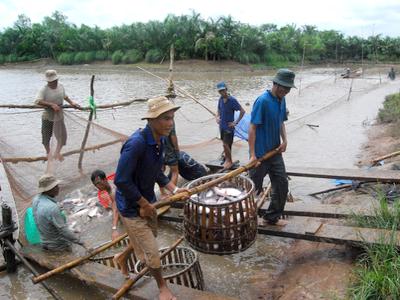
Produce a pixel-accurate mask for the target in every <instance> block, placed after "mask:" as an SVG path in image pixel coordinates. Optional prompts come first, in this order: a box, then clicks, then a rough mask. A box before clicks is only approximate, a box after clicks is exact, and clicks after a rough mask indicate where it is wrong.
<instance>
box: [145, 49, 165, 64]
mask: <svg viewBox="0 0 400 300" xmlns="http://www.w3.org/2000/svg"><path fill="white" fill-rule="evenodd" d="M161 59H162V55H161V51H160V50H158V49H151V50H149V51H147V53H146V57H145V61H146V62H148V63H159V62H160V61H161Z"/></svg>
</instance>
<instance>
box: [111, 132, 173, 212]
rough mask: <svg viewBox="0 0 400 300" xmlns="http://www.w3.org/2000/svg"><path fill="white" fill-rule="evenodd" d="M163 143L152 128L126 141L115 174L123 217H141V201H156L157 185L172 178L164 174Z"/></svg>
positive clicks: (119, 206)
mask: <svg viewBox="0 0 400 300" xmlns="http://www.w3.org/2000/svg"><path fill="white" fill-rule="evenodd" d="M163 143H164V138H162V143H161V145H160V146H159V145H158V144H157V143H156V141H155V140H154V138H153V134H152V132H151V129H150V127H149V126H148V125H147V126H146V128H144V129H143V130H140V129H139V130H137V131H136V132H135V133H134V134H132V135H131V136H130V137H129V139H128V140H127V141H126V142H125V144H124V145H123V146H122V149H121V156H120V158H119V161H118V167H117V171H116V172H115V179H114V184H115V185H116V186H117V191H116V193H115V202H116V204H117V208H118V211H119V212H120V214H121V215H122V216H123V217H127V218H129V217H137V216H139V205H138V204H137V201H138V200H139V199H140V198H141V197H142V196H143V197H144V198H146V199H147V200H148V201H149V202H150V203H154V202H155V201H156V196H155V194H154V184H155V183H156V182H157V183H158V184H159V185H160V186H165V185H166V184H168V182H169V179H168V177H167V176H165V175H164V173H163V172H162V171H161V167H162V165H163V163H164V158H163V150H164V149H163V148H164V146H163Z"/></svg>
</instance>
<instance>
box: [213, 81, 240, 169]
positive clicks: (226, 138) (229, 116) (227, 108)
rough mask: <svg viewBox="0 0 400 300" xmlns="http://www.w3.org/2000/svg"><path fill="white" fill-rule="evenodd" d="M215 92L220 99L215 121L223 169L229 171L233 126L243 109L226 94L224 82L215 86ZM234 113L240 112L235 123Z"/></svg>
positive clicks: (237, 121) (226, 89) (236, 122)
mask: <svg viewBox="0 0 400 300" xmlns="http://www.w3.org/2000/svg"><path fill="white" fill-rule="evenodd" d="M217 90H218V92H219V94H220V95H221V97H220V98H219V100H218V113H217V117H216V121H217V123H218V124H219V130H220V134H221V140H222V144H223V147H224V154H225V162H224V168H225V169H230V168H231V167H232V164H233V162H232V144H233V135H234V133H235V126H236V125H237V124H238V123H239V122H240V120H241V119H242V117H243V116H244V113H245V111H244V109H243V108H242V106H241V105H240V104H239V102H238V101H237V100H236V99H235V98H234V97H232V96H231V95H229V94H228V88H227V87H226V84H225V82H220V83H218V84H217ZM235 111H240V115H239V117H238V119H237V120H236V121H235Z"/></svg>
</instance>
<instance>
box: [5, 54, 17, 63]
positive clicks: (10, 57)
mask: <svg viewBox="0 0 400 300" xmlns="http://www.w3.org/2000/svg"><path fill="white" fill-rule="evenodd" d="M6 61H7V62H9V63H14V62H17V61H18V57H17V55H16V54H10V55H8V56H7V58H6Z"/></svg>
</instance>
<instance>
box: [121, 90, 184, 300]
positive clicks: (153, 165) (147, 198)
mask: <svg viewBox="0 0 400 300" xmlns="http://www.w3.org/2000/svg"><path fill="white" fill-rule="evenodd" d="M147 103H148V111H147V114H146V115H145V116H144V117H143V118H142V119H143V120H147V126H146V127H145V128H144V129H138V130H137V131H136V132H135V133H133V134H132V135H131V136H130V137H129V139H128V140H127V141H126V142H125V144H124V145H123V147H122V150H121V157H120V159H119V162H118V167H117V171H116V174H115V180H114V183H115V185H116V186H117V192H116V203H117V208H118V211H119V213H120V215H121V219H122V223H123V224H124V226H125V229H126V231H127V233H128V235H129V239H130V242H131V244H132V246H133V248H134V251H135V254H136V256H137V257H138V258H139V259H140V260H141V261H144V262H145V263H146V265H147V267H149V268H150V270H151V273H152V275H153V276H154V278H155V279H156V281H157V285H158V288H159V289H160V295H159V298H160V299H162V300H170V299H175V297H174V296H173V295H172V293H171V291H170V290H169V288H168V287H167V284H166V282H165V280H164V279H163V277H162V274H161V262H160V254H159V251H158V245H157V241H156V238H155V237H156V236H157V211H156V208H155V207H154V205H153V204H154V202H156V197H155V193H154V185H155V183H156V182H157V183H158V184H159V185H160V187H165V188H166V189H167V190H169V191H170V192H172V194H175V193H178V192H183V191H186V190H185V189H179V188H178V187H177V186H175V184H173V183H172V182H171V181H170V180H169V179H168V177H167V176H165V175H164V173H163V172H162V170H161V168H162V165H163V163H164V162H163V151H164V145H163V144H164V139H165V137H166V136H168V135H169V133H170V132H171V130H172V128H173V126H174V114H175V111H176V110H178V109H179V106H176V105H175V104H173V103H172V102H170V101H169V100H168V99H167V98H166V97H157V98H153V99H150V100H148V102H147Z"/></svg>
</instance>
